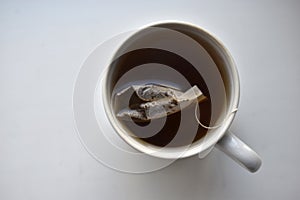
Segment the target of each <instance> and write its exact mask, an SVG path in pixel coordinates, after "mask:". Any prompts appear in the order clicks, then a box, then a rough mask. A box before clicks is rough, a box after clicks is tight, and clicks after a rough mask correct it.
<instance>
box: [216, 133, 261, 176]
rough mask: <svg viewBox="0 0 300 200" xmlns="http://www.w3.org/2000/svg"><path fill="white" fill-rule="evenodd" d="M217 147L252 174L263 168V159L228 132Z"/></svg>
mask: <svg viewBox="0 0 300 200" xmlns="http://www.w3.org/2000/svg"><path fill="white" fill-rule="evenodd" d="M216 147H217V148H218V149H219V150H221V151H223V152H224V153H225V154H227V155H228V156H229V157H231V158H232V159H233V160H235V161H236V162H237V163H238V164H240V165H241V166H242V167H244V168H246V169H248V170H249V171H250V172H256V171H257V170H258V169H259V168H260V166H261V158H260V157H259V155H258V154H257V153H256V152H255V151H254V150H252V149H251V148H250V147H249V146H248V145H247V144H245V143H244V142H243V141H242V140H240V139H239V138H238V137H236V136H235V135H234V134H232V133H231V132H230V131H227V132H226V133H225V135H224V136H223V137H222V138H221V139H220V140H219V141H218V143H217V144H216Z"/></svg>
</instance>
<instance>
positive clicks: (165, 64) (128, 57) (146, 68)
mask: <svg viewBox="0 0 300 200" xmlns="http://www.w3.org/2000/svg"><path fill="white" fill-rule="evenodd" d="M198 53H199V52H198ZM200 53H201V52H200ZM203 54H204V53H203ZM191 55H192V56H193V53H191ZM201 56H202V57H205V56H209V54H207V53H206V52H205V55H201ZM201 56H199V59H200V60H199V62H200V63H201V65H197V66H193V65H192V64H191V63H190V62H189V61H187V60H186V59H185V58H183V57H182V56H180V55H178V54H176V53H173V52H171V51H167V50H162V49H156V48H142V49H137V50H133V51H129V52H127V53H124V54H122V55H121V56H120V57H118V58H117V59H116V60H114V62H112V64H111V66H110V68H112V69H114V70H113V71H112V72H111V74H110V81H111V88H110V92H111V102H112V109H113V112H114V113H115V114H116V113H118V111H120V110H121V109H123V108H126V107H127V108H130V107H131V108H132V105H137V104H139V103H141V100H140V99H139V98H138V97H137V95H135V94H134V93H133V94H132V95H130V96H124V98H123V99H115V98H114V95H115V94H116V93H117V92H120V90H122V89H124V88H126V87H128V86H131V85H134V84H135V85H137V84H147V83H148V84H149V83H157V84H163V85H169V86H172V87H176V88H179V89H181V90H182V91H186V90H188V89H189V88H190V87H192V86H194V85H196V86H198V88H199V89H200V90H201V91H202V93H203V94H204V95H205V96H206V97H207V100H206V101H204V102H201V103H199V104H198V105H199V110H200V116H199V119H200V121H201V122H202V123H203V124H205V125H211V123H213V122H215V121H216V120H217V118H218V116H219V115H220V113H221V112H223V109H224V105H225V97H226V95H220V94H225V91H221V90H222V88H223V87H221V86H220V87H219V86H214V84H216V83H221V82H222V83H223V81H221V82H220V80H219V81H217V79H220V74H216V75H215V76H214V73H210V72H209V71H210V70H211V67H215V68H216V69H217V66H216V64H214V62H213V61H212V59H203V58H201ZM208 62H211V63H208ZM206 67H207V70H206V69H205V68H206ZM208 67H209V68H208ZM199 68H201V70H197V69H199ZM199 71H202V72H205V73H206V75H207V73H210V77H209V78H210V79H209V80H211V79H215V80H216V81H214V80H212V81H210V83H206V82H205V81H204V80H205V79H204V78H203V74H201V73H200V72H199ZM217 71H218V70H217ZM205 73H204V74H205ZM209 84H210V85H209ZM210 88H215V89H213V90H211V89H210ZM218 88H219V89H218ZM213 108H214V109H213ZM213 111H214V113H213ZM118 121H119V123H120V124H121V126H122V127H123V128H124V129H125V130H127V132H128V134H129V135H133V137H136V138H137V139H139V140H142V141H144V142H147V143H150V144H152V145H156V146H160V147H164V146H170V147H175V146H183V145H189V144H191V143H193V142H195V141H198V140H199V139H200V138H202V137H203V136H205V135H206V134H207V132H208V130H207V129H206V128H203V127H202V126H200V125H199V124H198V123H197V121H196V119H195V104H192V105H191V106H189V107H187V108H185V109H184V110H182V111H180V112H177V113H175V114H171V115H169V116H167V117H166V118H162V119H155V120H151V121H146V122H140V121H135V120H134V119H133V120H132V121H124V120H122V119H118Z"/></svg>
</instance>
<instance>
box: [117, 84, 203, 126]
mask: <svg viewBox="0 0 300 200" xmlns="http://www.w3.org/2000/svg"><path fill="white" fill-rule="evenodd" d="M131 90H133V92H135V94H136V95H137V96H138V98H139V99H141V100H142V103H140V104H139V105H138V107H137V108H136V109H130V108H124V109H122V110H121V111H119V112H118V113H117V117H119V118H120V119H123V120H131V118H134V119H135V120H138V121H148V120H152V119H158V118H162V117H165V116H167V115H171V114H174V113H176V112H179V111H180V110H182V109H184V108H186V107H188V106H189V105H191V104H192V103H196V102H202V101H203V100H205V99H206V97H205V96H204V95H203V94H202V92H201V90H200V89H199V88H198V87H197V86H196V85H195V86H193V87H192V88H190V89H188V90H187V91H186V92H182V91H180V90H179V89H177V88H173V87H168V86H164V85H159V84H146V85H132V86H130V87H128V88H125V89H124V90H122V91H121V92H119V93H117V94H116V95H117V97H122V95H124V94H125V93H126V92H129V91H131Z"/></svg>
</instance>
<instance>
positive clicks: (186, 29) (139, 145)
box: [103, 22, 239, 159]
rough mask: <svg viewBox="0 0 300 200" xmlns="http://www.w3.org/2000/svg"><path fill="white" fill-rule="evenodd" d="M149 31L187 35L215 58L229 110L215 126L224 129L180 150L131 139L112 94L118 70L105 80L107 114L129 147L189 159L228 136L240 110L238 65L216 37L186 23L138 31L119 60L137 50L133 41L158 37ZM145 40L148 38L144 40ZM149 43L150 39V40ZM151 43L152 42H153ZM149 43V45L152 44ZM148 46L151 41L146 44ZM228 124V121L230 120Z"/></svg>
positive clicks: (108, 74) (107, 75)
mask: <svg viewBox="0 0 300 200" xmlns="http://www.w3.org/2000/svg"><path fill="white" fill-rule="evenodd" d="M149 27H154V28H156V27H157V28H162V29H168V30H172V31H176V32H180V33H182V34H184V35H187V36H188V37H190V38H192V39H193V40H195V41H196V42H197V43H198V44H200V45H201V46H202V47H203V48H204V49H205V51H206V52H207V53H208V54H209V56H210V57H211V58H212V60H213V62H214V63H215V64H216V66H217V69H218V71H219V73H220V74H221V76H222V81H223V85H224V87H225V91H226V109H224V111H222V114H221V115H220V116H218V118H217V119H216V121H215V123H216V124H218V123H222V125H221V126H220V127H218V128H216V129H213V130H211V131H209V133H207V134H206V135H205V137H203V138H201V139H200V140H198V141H196V142H194V143H192V144H191V145H187V146H179V147H164V148H161V147H157V146H155V145H151V144H150V143H145V142H143V141H141V140H139V139H136V138H134V137H131V136H129V135H128V133H127V132H126V130H124V128H123V127H122V126H121V125H119V122H118V120H117V119H116V117H115V114H114V111H113V108H112V105H111V101H112V90H113V87H114V84H113V83H112V81H111V80H112V76H113V75H114V73H113V72H114V68H113V67H109V68H108V70H107V73H106V75H105V77H104V84H103V91H104V95H103V97H104V98H103V101H104V106H105V111H106V114H107V116H108V118H109V121H110V123H111V125H112V126H113V128H114V129H115V130H116V132H117V133H118V134H119V135H120V136H121V138H123V139H124V140H125V141H126V142H127V143H128V144H130V145H131V146H132V147H134V148H136V149H137V150H139V151H142V152H144V153H147V154H149V155H152V156H156V157H161V158H169V159H177V158H179V157H180V158H182V157H188V156H191V155H194V154H197V153H200V152H202V151H204V150H206V149H208V148H210V147H211V146H213V145H214V144H215V143H216V142H217V141H218V140H219V139H220V138H221V137H222V136H223V134H224V133H225V131H226V130H227V129H228V127H229V126H230V124H231V122H232V120H233V118H234V116H235V113H232V114H231V115H228V114H229V113H230V112H231V111H232V110H233V109H235V108H237V107H238V101H239V79H238V73H237V69H236V66H235V63H234V61H233V59H232V57H231V55H230V54H229V52H228V50H227V49H226V48H225V47H224V45H223V44H222V43H221V42H220V41H219V40H218V39H216V37H214V36H212V35H211V34H210V33H208V32H207V31H205V30H203V29H201V28H199V27H196V26H194V25H191V24H188V23H183V22H162V23H156V24H153V25H150V26H146V27H145V28H143V29H141V30H139V31H137V32H136V33H134V34H133V35H132V36H130V37H129V38H128V39H127V40H126V41H125V42H124V43H123V44H122V45H121V46H120V47H119V48H118V51H117V52H116V53H115V56H114V58H115V57H118V56H119V55H120V54H122V53H124V52H128V51H129V50H130V48H136V47H133V46H132V45H131V44H132V42H131V41H134V40H135V39H136V38H137V37H138V38H139V39H144V38H147V37H148V36H149V34H150V35H155V33H154V32H153V29H151V28H150V29H149ZM143 37H144V38H143ZM148 39H149V37H148ZM149 41H150V42H151V40H149ZM149 41H148V42H149ZM146 42H147V41H146ZM227 116H228V118H226V120H225V121H223V120H224V117H227Z"/></svg>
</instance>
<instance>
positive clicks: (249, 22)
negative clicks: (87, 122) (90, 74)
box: [0, 0, 300, 200]
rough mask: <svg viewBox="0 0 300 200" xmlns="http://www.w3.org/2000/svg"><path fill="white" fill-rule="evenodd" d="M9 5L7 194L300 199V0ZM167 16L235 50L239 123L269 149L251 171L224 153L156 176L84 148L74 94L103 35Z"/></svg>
mask: <svg viewBox="0 0 300 200" xmlns="http://www.w3.org/2000/svg"><path fill="white" fill-rule="evenodd" d="M107 2H108V1H105V2H104V1H103V2H100V1H82V2H79V1H69V2H66V1H64V2H63V1H48V2H45V3H43V2H42V1H39V2H38V1H36V2H33V1H21V0H20V1H8V0H6V1H4V0H1V1H0V92H1V96H0V199H1V200H15V199H30V200H32V199H45V200H46V199H60V200H64V199H72V200H76V199H89V200H93V199H130V200H138V199H146V200H147V199H170V200H171V199H173V200H176V199H178V200H179V199H204V200H208V199H222V200H224V199H228V200H229V199H230V200H233V199H236V200H237V199H249V200H250V199H273V200H275V199H278V200H279V199H280V200H281V199H299V198H300V192H299V182H298V179H299V178H300V172H299V165H300V156H299V153H300V151H299V150H300V149H299V146H300V132H299V128H298V127H299V126H298V124H299V123H300V116H299V114H300V106H299V102H300V101H299V99H300V89H299V86H300V66H299V65H300V64H299V63H300V39H299V36H300V21H299V19H300V2H299V1H296V0H295V1H174V0H173V1H163V2H162V1H148V2H146V1H145V2H142V1H119V2H116V1H110V3H107ZM157 20H184V21H188V22H191V23H195V24H197V25H198V26H201V27H204V28H206V29H207V30H209V31H210V32H212V33H213V34H214V35H216V36H217V37H218V38H219V39H221V40H222V41H223V42H224V43H225V45H226V46H227V48H228V49H229V50H230V52H231V53H232V55H233V57H234V59H235V61H236V63H237V66H238V70H239V73H240V79H241V102H240V110H239V112H238V114H237V117H236V119H235V121H234V123H233V126H232V128H231V130H232V131H233V132H235V133H236V134H237V135H238V136H239V137H240V138H242V139H243V140H244V141H246V142H247V143H248V144H249V145H250V146H251V147H253V148H254V149H255V150H256V151H257V152H258V153H259V154H260V155H261V157H262V159H263V165H262V168H261V169H260V170H259V171H258V172H257V173H255V174H251V173H249V172H247V171H246V170H244V169H243V168H241V167H240V166H238V165H237V164H235V163H234V162H232V161H231V160H230V159H229V158H228V157H226V156H225V155H223V153H222V152H220V151H218V150H216V149H215V150H213V152H211V154H210V155H209V156H208V157H206V158H205V159H204V160H199V159H198V158H197V156H195V157H191V158H188V159H183V160H180V161H177V162H175V163H173V164H172V165H170V166H169V167H167V168H165V169H163V170H160V171H157V172H154V173H150V174H144V175H132V174H124V173H120V172H116V171H113V170H111V169H109V168H107V167H105V166H103V165H101V164H99V163H98V162H97V161H95V160H94V159H93V158H92V157H91V156H90V155H89V154H88V153H87V152H86V151H85V149H84V148H83V147H82V145H81V143H80V141H79V139H78V137H77V135H76V132H75V128H74V122H73V116H72V90H73V85H74V83H75V80H76V76H77V74H78V72H79V69H80V66H81V64H82V62H83V61H84V60H85V58H86V57H87V56H88V55H89V53H90V52H91V51H92V50H93V49H94V48H95V47H96V46H97V45H98V44H99V43H101V42H102V41H104V40H106V39H107V38H109V37H111V36H112V35H116V34H118V33H120V32H124V31H126V30H130V29H133V28H137V27H140V26H142V25H145V24H147V23H151V22H154V21H157Z"/></svg>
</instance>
